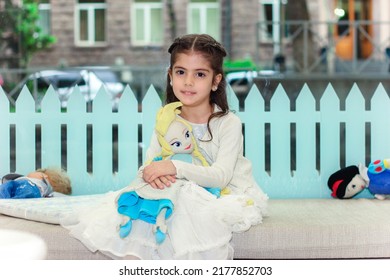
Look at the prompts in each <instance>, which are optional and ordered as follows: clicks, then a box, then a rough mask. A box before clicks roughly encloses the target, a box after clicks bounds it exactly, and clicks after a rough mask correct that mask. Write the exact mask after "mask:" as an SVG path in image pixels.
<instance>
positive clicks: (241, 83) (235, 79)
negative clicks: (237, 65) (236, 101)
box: [226, 71, 258, 97]
mask: <svg viewBox="0 0 390 280" xmlns="http://www.w3.org/2000/svg"><path fill="white" fill-rule="evenodd" d="M257 75H258V73H257V72H256V71H237V72H230V73H227V74H226V82H227V83H228V84H229V85H230V86H231V87H232V89H233V90H234V92H235V93H236V95H237V97H241V96H243V95H247V94H248V92H249V90H250V89H251V87H252V85H253V79H254V78H255V77H257Z"/></svg>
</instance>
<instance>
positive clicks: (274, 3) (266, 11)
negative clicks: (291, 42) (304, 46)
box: [259, 0, 289, 42]
mask: <svg viewBox="0 0 390 280" xmlns="http://www.w3.org/2000/svg"><path fill="white" fill-rule="evenodd" d="M259 3H260V9H259V11H260V14H259V21H260V23H259V38H260V41H263V42H264V41H272V40H273V41H280V37H281V35H283V37H284V38H286V37H288V36H289V30H288V26H287V25H285V26H281V25H280V22H283V21H284V19H285V18H286V15H285V13H286V9H285V8H284V6H283V5H285V4H286V3H287V1H286V0H259ZM281 27H283V28H281Z"/></svg>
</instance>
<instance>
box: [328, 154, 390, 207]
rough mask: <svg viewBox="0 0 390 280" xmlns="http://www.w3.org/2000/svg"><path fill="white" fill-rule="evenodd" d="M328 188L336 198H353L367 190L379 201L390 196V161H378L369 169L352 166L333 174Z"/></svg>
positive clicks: (372, 163)
mask: <svg viewBox="0 0 390 280" xmlns="http://www.w3.org/2000/svg"><path fill="white" fill-rule="evenodd" d="M328 187H329V188H330V189H331V190H332V196H333V197H335V198H340V199H344V198H352V197H354V196H355V195H357V194H358V193H360V192H361V191H363V190H364V189H365V188H367V189H368V190H369V191H370V192H371V193H372V194H373V195H374V196H375V197H376V198H377V199H381V200H383V199H385V198H386V195H390V159H385V160H376V161H373V162H371V163H370V164H369V166H368V168H367V167H365V166H362V165H359V166H355V165H351V166H348V167H345V168H342V169H340V170H338V171H336V172H335V173H333V174H332V175H331V176H330V177H329V180H328Z"/></svg>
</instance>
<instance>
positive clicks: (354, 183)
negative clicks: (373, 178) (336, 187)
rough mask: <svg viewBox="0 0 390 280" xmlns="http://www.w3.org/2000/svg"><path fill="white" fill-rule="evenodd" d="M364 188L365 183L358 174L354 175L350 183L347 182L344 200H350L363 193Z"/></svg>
mask: <svg viewBox="0 0 390 280" xmlns="http://www.w3.org/2000/svg"><path fill="white" fill-rule="evenodd" d="M365 187H366V181H365V180H364V179H363V177H362V176H360V175H359V174H357V175H355V177H353V178H352V180H351V182H349V184H348V185H347V188H346V190H345V195H344V198H350V197H353V196H355V195H357V194H358V193H360V192H361V191H363V190H364V188H365Z"/></svg>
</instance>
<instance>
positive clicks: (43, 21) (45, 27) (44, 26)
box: [37, 0, 51, 35]
mask: <svg viewBox="0 0 390 280" xmlns="http://www.w3.org/2000/svg"><path fill="white" fill-rule="evenodd" d="M50 9H51V6H50V1H49V0H41V1H39V4H38V11H39V19H38V23H37V24H38V26H39V27H40V28H41V31H42V34H45V35H50V34H51V13H50Z"/></svg>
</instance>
